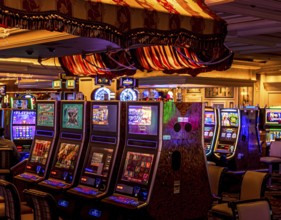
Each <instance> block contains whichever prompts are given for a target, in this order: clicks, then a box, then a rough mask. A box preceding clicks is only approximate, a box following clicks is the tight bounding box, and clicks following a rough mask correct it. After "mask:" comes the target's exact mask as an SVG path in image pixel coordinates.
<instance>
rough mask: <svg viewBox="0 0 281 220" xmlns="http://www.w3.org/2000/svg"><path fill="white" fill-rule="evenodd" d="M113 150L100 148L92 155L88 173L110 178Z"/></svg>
mask: <svg viewBox="0 0 281 220" xmlns="http://www.w3.org/2000/svg"><path fill="white" fill-rule="evenodd" d="M112 153H113V149H106V148H100V149H95V151H93V152H91V153H90V155H91V156H90V157H89V161H88V164H87V166H86V168H85V172H86V173H90V174H96V175H99V176H104V177H107V176H108V172H109V167H110V164H111V159H112Z"/></svg>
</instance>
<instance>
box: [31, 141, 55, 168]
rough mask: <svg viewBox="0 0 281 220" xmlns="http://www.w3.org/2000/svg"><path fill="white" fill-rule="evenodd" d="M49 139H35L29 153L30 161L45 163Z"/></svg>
mask: <svg viewBox="0 0 281 220" xmlns="http://www.w3.org/2000/svg"><path fill="white" fill-rule="evenodd" d="M50 147H51V141H46V140H38V139H36V140H35V144H34V148H33V150H32V153H31V159H30V162H31V163H40V164H42V165H45V164H46V162H47V159H48V155H49V152H50Z"/></svg>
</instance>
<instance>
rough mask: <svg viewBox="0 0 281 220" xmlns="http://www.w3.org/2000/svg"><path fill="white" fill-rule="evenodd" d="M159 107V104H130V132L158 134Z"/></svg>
mask: <svg viewBox="0 0 281 220" xmlns="http://www.w3.org/2000/svg"><path fill="white" fill-rule="evenodd" d="M157 109H158V108H157V106H129V113H128V125H129V133H130V134H144V135H145V134H146V135H156V134H157V120H158V115H157Z"/></svg>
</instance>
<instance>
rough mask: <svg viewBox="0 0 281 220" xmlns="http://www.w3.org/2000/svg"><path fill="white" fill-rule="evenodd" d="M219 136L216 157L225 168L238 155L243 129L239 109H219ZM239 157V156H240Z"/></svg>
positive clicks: (215, 149)
mask: <svg viewBox="0 0 281 220" xmlns="http://www.w3.org/2000/svg"><path fill="white" fill-rule="evenodd" d="M218 116H219V117H218V119H219V120H218V122H219V129H218V136H217V139H216V144H215V147H214V156H215V158H216V159H217V160H218V161H219V162H220V163H221V165H223V166H228V163H229V161H231V160H233V159H235V156H236V155H237V153H238V152H237V144H238V138H239V134H240V128H241V116H240V110H239V109H228V108H223V109H218ZM238 156H239V155H238Z"/></svg>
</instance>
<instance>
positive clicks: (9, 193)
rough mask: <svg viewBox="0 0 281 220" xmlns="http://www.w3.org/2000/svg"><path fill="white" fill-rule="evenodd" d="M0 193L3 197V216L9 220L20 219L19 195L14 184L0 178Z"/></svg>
mask: <svg viewBox="0 0 281 220" xmlns="http://www.w3.org/2000/svg"><path fill="white" fill-rule="evenodd" d="M0 194H1V195H2V196H3V197H4V202H5V217H6V218H7V219H11V220H20V219H21V205H20V197H19V193H18V190H17V188H16V187H15V185H14V184H13V183H10V182H8V181H6V180H0Z"/></svg>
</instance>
